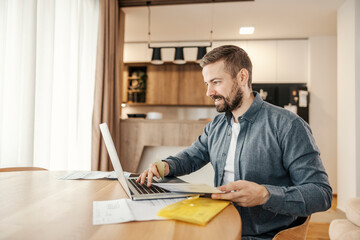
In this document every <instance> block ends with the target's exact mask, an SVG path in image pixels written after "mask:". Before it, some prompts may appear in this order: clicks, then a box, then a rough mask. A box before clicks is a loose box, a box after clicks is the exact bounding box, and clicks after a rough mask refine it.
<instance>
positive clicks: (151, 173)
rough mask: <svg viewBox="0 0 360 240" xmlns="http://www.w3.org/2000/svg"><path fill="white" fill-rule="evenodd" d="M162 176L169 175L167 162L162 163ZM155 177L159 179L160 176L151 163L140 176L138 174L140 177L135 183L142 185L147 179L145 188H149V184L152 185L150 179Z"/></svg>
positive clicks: (154, 165)
mask: <svg viewBox="0 0 360 240" xmlns="http://www.w3.org/2000/svg"><path fill="white" fill-rule="evenodd" d="M163 163H164V176H167V175H168V174H169V171H170V169H169V164H168V163H167V162H164V161H163ZM154 176H156V177H157V178H160V174H159V171H158V169H157V167H156V164H155V163H151V164H150V165H149V168H148V169H146V170H145V171H144V172H143V173H142V174H140V176H139V177H138V179H136V182H140V184H144V183H145V180H146V178H147V186H148V187H150V186H151V183H152V179H153V177H154Z"/></svg>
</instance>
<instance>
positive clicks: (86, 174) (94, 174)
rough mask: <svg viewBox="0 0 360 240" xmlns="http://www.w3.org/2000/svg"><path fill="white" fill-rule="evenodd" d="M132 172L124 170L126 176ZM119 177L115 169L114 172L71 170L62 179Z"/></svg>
mask: <svg viewBox="0 0 360 240" xmlns="http://www.w3.org/2000/svg"><path fill="white" fill-rule="evenodd" d="M130 174H131V173H129V172H124V175H125V177H126V178H128V177H129V176H130ZM102 178H107V179H117V176H116V174H115V172H114V171H112V172H101V171H76V172H71V173H69V174H67V175H65V176H63V177H61V178H59V179H60V180H76V179H102Z"/></svg>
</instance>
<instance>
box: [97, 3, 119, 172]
mask: <svg viewBox="0 0 360 240" xmlns="http://www.w3.org/2000/svg"><path fill="white" fill-rule="evenodd" d="M124 20H125V17H124V13H123V12H122V11H120V9H119V6H118V1H117V0H103V1H101V2H100V16H99V35H98V51H97V63H96V80H95V97H94V111H93V126H92V167H91V169H92V170H101V171H108V170H112V165H111V163H110V161H109V157H108V153H107V151H106V148H105V143H104V142H103V141H102V137H101V133H100V129H99V124H100V123H103V122H106V123H107V125H108V126H109V130H110V133H111V135H112V138H113V140H114V144H115V146H116V149H117V151H118V154H119V147H120V129H119V126H120V122H119V116H120V97H121V96H120V92H121V91H120V83H121V75H122V74H121V73H122V70H123V67H122V65H123V64H122V58H123V57H122V56H123V42H124V34H123V32H124Z"/></svg>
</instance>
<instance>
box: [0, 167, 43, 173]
mask: <svg viewBox="0 0 360 240" xmlns="http://www.w3.org/2000/svg"><path fill="white" fill-rule="evenodd" d="M16 171H47V169H45V168H39V167H9V168H0V172H16Z"/></svg>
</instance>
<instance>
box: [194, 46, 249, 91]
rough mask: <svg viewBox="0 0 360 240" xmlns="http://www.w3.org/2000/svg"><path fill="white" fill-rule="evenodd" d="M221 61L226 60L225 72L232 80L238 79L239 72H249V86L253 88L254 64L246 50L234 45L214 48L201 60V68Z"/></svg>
mask: <svg viewBox="0 0 360 240" xmlns="http://www.w3.org/2000/svg"><path fill="white" fill-rule="evenodd" d="M220 60H224V65H225V71H226V72H228V73H229V74H230V75H231V77H232V78H236V75H237V74H238V73H239V71H240V70H241V69H242V68H245V69H246V70H247V71H248V72H249V80H248V86H249V88H251V82H252V63H251V60H250V58H249V55H248V54H247V53H246V52H245V51H244V49H242V48H240V47H237V46H234V45H224V46H220V47H217V48H214V49H213V50H211V51H210V52H208V53H207V54H206V55H205V56H204V57H203V58H202V59H201V61H200V66H201V67H205V66H206V65H208V64H211V63H215V62H217V61H220Z"/></svg>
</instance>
